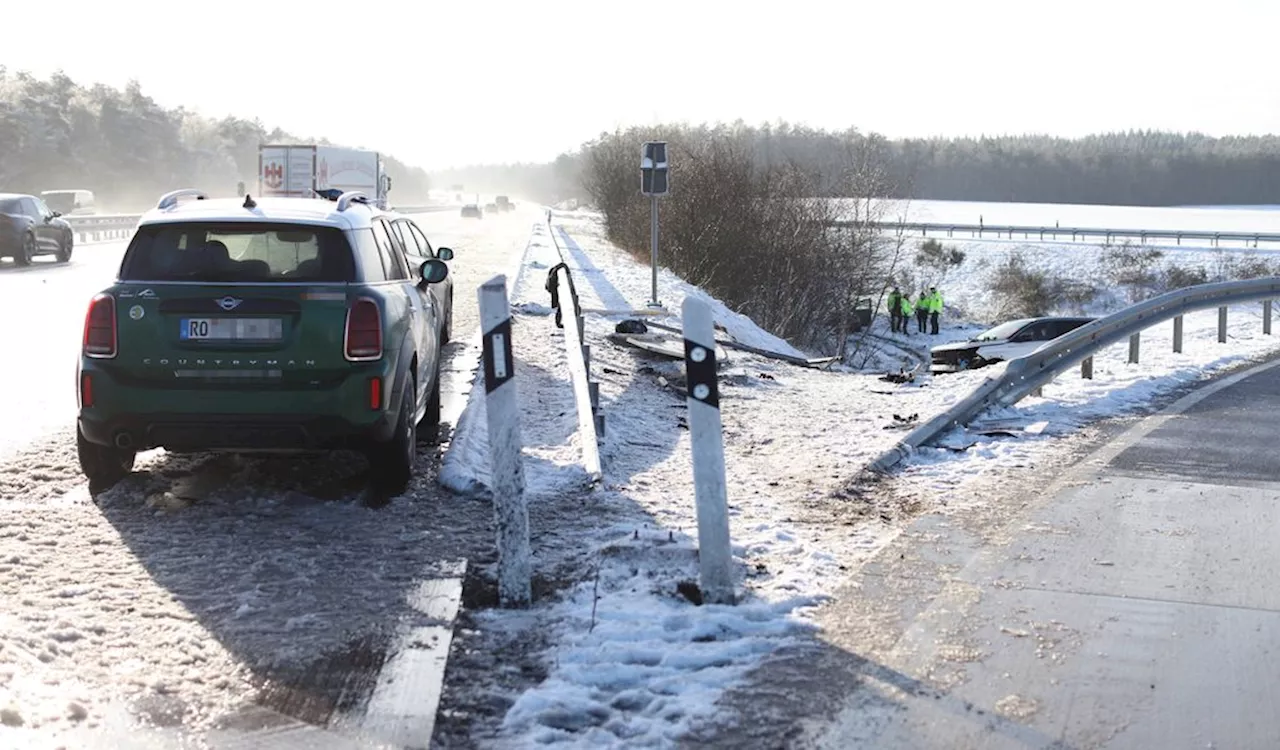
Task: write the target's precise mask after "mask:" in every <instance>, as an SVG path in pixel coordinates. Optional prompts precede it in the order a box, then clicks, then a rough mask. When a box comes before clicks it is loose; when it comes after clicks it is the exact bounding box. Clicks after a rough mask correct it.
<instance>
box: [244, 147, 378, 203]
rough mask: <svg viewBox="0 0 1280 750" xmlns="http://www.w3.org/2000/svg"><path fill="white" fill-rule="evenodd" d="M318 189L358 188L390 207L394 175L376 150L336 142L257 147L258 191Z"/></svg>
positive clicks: (308, 193)
mask: <svg viewBox="0 0 1280 750" xmlns="http://www.w3.org/2000/svg"><path fill="white" fill-rule="evenodd" d="M317 190H341V191H343V192H347V191H351V190H358V191H360V192H362V193H364V194H365V195H367V196H369V199H370V200H372V201H374V202H375V203H376V204H377V205H378V207H379V208H382V209H386V208H387V207H388V205H389V204H388V198H387V194H388V193H389V192H390V191H391V178H390V177H389V176H387V173H386V168H385V167H384V166H383V163H382V157H381V156H379V155H378V153H377V152H375V151H361V150H359V149H354V148H338V147H336V146H280V145H268V144H263V145H261V146H259V147H258V194H259V195H262V196H265V197H285V198H314V197H315V195H316V192H315V191H317Z"/></svg>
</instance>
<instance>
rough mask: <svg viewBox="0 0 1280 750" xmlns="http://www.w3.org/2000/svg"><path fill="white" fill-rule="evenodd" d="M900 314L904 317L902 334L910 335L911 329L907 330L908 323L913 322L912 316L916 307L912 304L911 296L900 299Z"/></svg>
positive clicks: (907, 295)
mask: <svg viewBox="0 0 1280 750" xmlns="http://www.w3.org/2000/svg"><path fill="white" fill-rule="evenodd" d="M898 305H899V307H898V312H899V313H900V314H901V315H902V333H903V334H904V335H910V333H911V329H909V328H907V323H908V322H909V321H910V320H911V314H912V313H913V312H915V310H916V308H915V305H913V304H911V295H910V294H904V295H902V296H901V297H900V298H899V299H898Z"/></svg>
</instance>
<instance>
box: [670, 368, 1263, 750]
mask: <svg viewBox="0 0 1280 750" xmlns="http://www.w3.org/2000/svg"><path fill="white" fill-rule="evenodd" d="M1275 364H1277V365H1280V363H1275ZM1277 408H1280V366H1275V365H1264V366H1262V367H1260V368H1254V369H1253V370H1250V371H1246V372H1244V373H1240V374H1239V375H1235V376H1231V377H1229V378H1226V379H1224V380H1222V381H1219V382H1217V383H1215V384H1213V385H1210V386H1206V387H1205V388H1202V389H1200V390H1198V391H1196V392H1193V393H1192V394H1189V395H1188V396H1186V397H1184V398H1183V399H1182V400H1180V401H1179V402H1178V403H1176V404H1174V405H1173V406H1172V407H1170V409H1169V410H1168V411H1166V412H1163V413H1161V414H1160V415H1157V416H1155V417H1150V418H1147V419H1145V420H1143V421H1142V422H1140V423H1138V424H1137V425H1136V426H1135V427H1133V428H1131V429H1130V430H1128V431H1127V432H1125V433H1124V434H1122V435H1120V436H1118V437H1117V438H1116V439H1114V440H1112V441H1110V442H1109V443H1107V444H1106V445H1105V446H1104V447H1102V448H1101V449H1099V450H1097V451H1096V452H1094V453H1093V454H1091V455H1089V456H1087V457H1086V458H1085V459H1084V460H1083V461H1081V462H1080V463H1079V464H1077V465H1076V467H1075V468H1074V469H1073V470H1071V471H1070V472H1068V473H1067V474H1066V475H1065V476H1063V477H1060V478H1059V479H1058V480H1057V481H1056V482H1055V483H1053V484H1049V483H1048V481H1047V480H1046V481H1045V483H1044V487H1043V489H1042V491H1041V492H1037V493H1033V495H1032V496H1031V497H1021V498H1008V497H1006V498H1002V499H998V500H993V501H992V502H989V503H984V504H982V505H980V506H978V507H977V508H974V509H972V510H971V511H968V512H963V513H955V514H950V515H941V514H934V515H927V516H924V517H921V518H920V519H918V520H917V521H916V522H915V523H914V524H913V525H912V526H911V527H910V528H909V529H908V531H907V532H906V533H904V534H903V535H902V537H900V538H899V539H898V540H897V541H896V542H895V543H894V544H892V545H890V546H889V547H888V548H887V549H886V550H885V551H884V552H883V553H881V554H880V555H879V556H878V557H877V558H876V559H875V560H873V561H872V562H871V563H869V564H868V565H867V566H866V567H865V568H864V569H863V570H862V571H860V573H859V574H858V575H857V576H856V577H855V578H854V580H852V581H850V583H849V585H848V586H846V587H844V589H843V590H842V592H841V594H840V595H839V597H838V601H837V602H836V603H835V604H834V605H832V606H831V607H829V608H828V609H827V610H826V611H825V612H824V613H823V615H822V617H821V621H822V624H823V625H824V626H825V632H824V633H823V634H822V636H821V638H820V639H819V640H817V641H816V642H815V643H812V644H808V645H806V646H803V647H799V648H797V649H795V650H793V651H791V652H790V653H787V654H784V655H783V656H782V657H781V658H779V659H777V660H775V661H774V662H772V663H770V664H768V665H766V666H765V667H764V668H762V669H761V670H759V671H758V673H757V674H756V675H754V677H753V680H752V684H751V686H750V687H748V688H745V689H743V690H740V691H738V692H737V694H736V695H733V696H731V697H730V698H728V699H727V700H725V701H722V704H723V706H724V708H725V710H726V712H728V713H729V714H731V715H733V716H736V723H737V724H738V726H737V727H736V728H735V727H734V726H733V724H734V723H735V718H726V719H725V720H724V721H723V722H721V728H720V729H719V730H717V731H712V730H711V729H707V730H706V731H703V732H701V733H698V735H697V736H696V740H697V741H696V742H695V743H694V744H696V745H698V746H700V747H730V746H739V747H740V746H743V745H744V743H745V744H748V745H749V744H760V745H761V746H787V747H806V748H889V747H895V748H896V747H901V748H921V749H927V748H939V749H941V748H946V749H947V750H962V749H965V748H974V749H977V748H983V749H984V750H1003V749H1005V748H1058V749H1065V748H1111V749H1117V750H1118V749H1121V748H1123V749H1129V748H1132V749H1133V750H1145V749H1148V748H1274V747H1280V678H1278V677H1277V675H1280V582H1277V579H1276V577H1275V575H1274V571H1275V570H1277V569H1280V544H1277V539H1280V461H1277V460H1276V459H1275V453H1274V450H1275V448H1274V446H1276V445H1277V444H1280V421H1278V420H1276V419H1275V418H1274V416H1273V415H1274V414H1275V413H1277ZM748 715H749V716H751V721H750V722H744V721H741V719H743V718H744V717H746V716H748Z"/></svg>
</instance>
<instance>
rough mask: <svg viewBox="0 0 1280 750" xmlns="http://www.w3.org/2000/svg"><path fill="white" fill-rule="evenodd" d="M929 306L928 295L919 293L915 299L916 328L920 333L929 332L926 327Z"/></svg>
mask: <svg viewBox="0 0 1280 750" xmlns="http://www.w3.org/2000/svg"><path fill="white" fill-rule="evenodd" d="M930 304H931V303H930V302H929V293H928V292H925V291H921V292H920V296H919V297H918V298H917V299H916V328H918V329H919V330H920V333H928V332H929V330H928V327H927V326H928V322H929V309H930V308H929V305H930Z"/></svg>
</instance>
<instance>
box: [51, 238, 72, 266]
mask: <svg viewBox="0 0 1280 750" xmlns="http://www.w3.org/2000/svg"><path fill="white" fill-rule="evenodd" d="M73 242H74V240H73V237H72V235H71V233H70V232H67V234H66V236H64V237H63V238H62V241H61V242H59V243H58V254H57V255H56V256H54V257H56V258H57V260H58V262H59V263H66V262H67V261H69V260H71V248H72V245H73Z"/></svg>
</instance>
